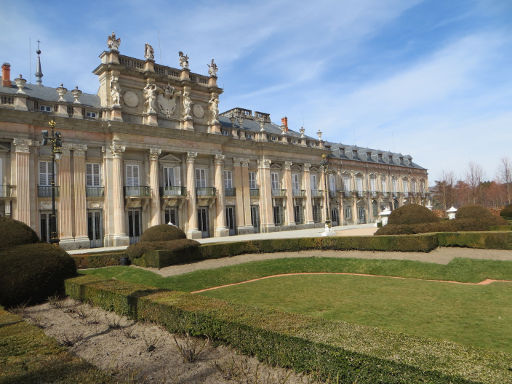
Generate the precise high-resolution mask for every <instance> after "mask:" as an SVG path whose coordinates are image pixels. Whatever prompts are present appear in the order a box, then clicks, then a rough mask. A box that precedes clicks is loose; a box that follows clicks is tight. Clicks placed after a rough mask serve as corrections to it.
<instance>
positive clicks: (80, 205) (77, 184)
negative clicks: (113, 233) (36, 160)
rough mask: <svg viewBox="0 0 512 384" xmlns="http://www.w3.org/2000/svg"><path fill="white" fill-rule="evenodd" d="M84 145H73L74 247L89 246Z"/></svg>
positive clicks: (85, 147) (85, 148)
mask: <svg viewBox="0 0 512 384" xmlns="http://www.w3.org/2000/svg"><path fill="white" fill-rule="evenodd" d="M86 150H87V146H86V145H74V146H73V189H74V219H75V248H89V244H90V242H89V236H88V233H87V197H86V193H85V190H86V186H85V151H86Z"/></svg>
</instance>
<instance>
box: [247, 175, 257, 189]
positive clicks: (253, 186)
mask: <svg viewBox="0 0 512 384" xmlns="http://www.w3.org/2000/svg"><path fill="white" fill-rule="evenodd" d="M249 188H250V189H256V188H258V183H257V182H256V172H249Z"/></svg>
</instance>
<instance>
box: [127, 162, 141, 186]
mask: <svg viewBox="0 0 512 384" xmlns="http://www.w3.org/2000/svg"><path fill="white" fill-rule="evenodd" d="M126 186H128V187H138V186H139V165H138V164H126Z"/></svg>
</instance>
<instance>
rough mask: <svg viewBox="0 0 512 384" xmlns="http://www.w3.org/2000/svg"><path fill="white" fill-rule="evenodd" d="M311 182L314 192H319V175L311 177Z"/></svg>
mask: <svg viewBox="0 0 512 384" xmlns="http://www.w3.org/2000/svg"><path fill="white" fill-rule="evenodd" d="M310 180H311V190H312V191H316V190H318V177H317V175H315V174H311V175H310Z"/></svg>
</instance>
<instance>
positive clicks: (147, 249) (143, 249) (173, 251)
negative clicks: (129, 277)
mask: <svg viewBox="0 0 512 384" xmlns="http://www.w3.org/2000/svg"><path fill="white" fill-rule="evenodd" d="M199 245H200V243H199V242H197V241H195V240H190V239H179V240H171V241H144V242H139V243H137V244H134V245H133V246H131V247H130V248H128V249H127V250H126V254H127V256H128V257H129V258H130V260H131V262H132V263H133V264H135V265H138V266H140V267H154V268H163V267H167V266H169V265H174V264H182V263H188V262H191V261H195V260H198V259H199V252H198V247H199Z"/></svg>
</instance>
